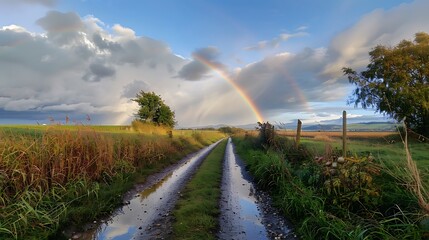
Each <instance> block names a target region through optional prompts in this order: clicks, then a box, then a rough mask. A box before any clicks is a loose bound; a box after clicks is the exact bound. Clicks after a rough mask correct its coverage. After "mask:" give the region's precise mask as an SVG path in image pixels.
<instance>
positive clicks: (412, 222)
mask: <svg viewBox="0 0 429 240" xmlns="http://www.w3.org/2000/svg"><path fill="white" fill-rule="evenodd" d="M234 142H235V143H236V146H237V147H236V150H237V153H238V154H239V155H240V156H241V158H242V159H243V160H244V161H245V162H246V165H247V167H248V169H249V171H250V172H251V173H252V174H253V175H254V177H255V179H256V181H257V182H258V185H259V186H260V187H261V188H263V189H267V190H268V191H269V192H270V194H271V195H272V197H273V200H274V203H275V205H276V207H278V208H279V209H280V210H281V211H282V212H283V214H284V215H285V216H287V217H288V218H289V219H290V220H291V222H292V223H293V224H294V225H295V231H296V233H297V235H298V236H299V237H300V238H301V239H426V238H427V237H428V231H427V230H428V228H427V220H422V219H424V215H422V212H421V210H420V209H419V206H418V201H417V199H416V197H415V196H414V195H413V194H412V193H410V192H409V191H407V190H406V189H405V187H404V185H403V182H398V181H397V179H395V178H394V177H392V175H390V174H388V173H387V172H386V170H385V169H384V168H380V167H379V166H378V164H377V163H376V162H372V161H370V160H369V157H368V158H365V157H359V158H355V160H359V161H357V162H353V161H351V160H346V162H345V163H342V164H340V163H339V164H338V166H337V168H336V169H333V168H332V167H328V166H330V164H332V163H330V164H328V163H327V162H325V161H323V162H321V163H318V162H316V161H315V160H314V159H313V158H312V157H311V154H310V155H309V156H308V157H306V158H305V159H300V160H299V161H297V160H293V159H294V158H292V157H293V156H294V154H302V153H304V152H306V151H305V149H301V148H299V149H296V150H295V152H293V151H290V150H291V149H292V148H288V147H287V144H288V143H287V142H282V144H281V146H286V149H285V150H287V151H285V150H284V151H276V150H274V149H266V148H265V149H264V148H260V147H258V146H257V145H255V141H254V139H252V137H249V136H248V137H247V138H241V137H235V138H234ZM292 144H293V142H292ZM292 150H293V149H292ZM352 160H353V159H352ZM333 170H334V171H333ZM425 237H426V238H425Z"/></svg>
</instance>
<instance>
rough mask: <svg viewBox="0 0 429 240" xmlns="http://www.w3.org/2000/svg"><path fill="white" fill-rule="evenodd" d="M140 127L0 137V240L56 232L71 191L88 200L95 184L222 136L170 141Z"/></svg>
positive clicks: (159, 131) (0, 134) (212, 134)
mask: <svg viewBox="0 0 429 240" xmlns="http://www.w3.org/2000/svg"><path fill="white" fill-rule="evenodd" d="M139 127H140V128H138V132H135V133H134V134H118V133H106V132H100V131H96V130H94V129H93V128H90V127H85V126H79V127H74V128H70V129H69V128H64V127H49V128H47V129H45V130H37V131H36V132H32V130H24V131H22V132H20V131H15V132H10V131H8V132H4V131H0V238H2V239H3V237H4V236H12V237H14V238H21V237H23V236H25V234H26V233H27V232H28V231H33V232H41V231H42V230H46V229H51V230H55V228H56V225H58V222H59V219H60V216H61V215H62V214H63V213H65V212H66V211H67V210H66V209H67V207H68V205H69V203H70V202H67V201H70V199H69V198H68V200H65V195H70V189H76V194H72V195H73V196H75V197H76V198H79V197H80V196H81V195H82V194H83V195H85V194H87V195H88V194H90V192H91V191H93V190H92V189H93V186H96V185H94V183H107V182H110V181H111V180H112V179H113V177H114V176H116V175H118V174H120V173H127V174H128V173H132V172H133V171H135V170H136V169H137V168H138V169H144V168H145V167H146V166H150V165H152V164H155V163H156V162H162V161H166V162H169V161H171V160H169V159H174V158H175V157H174V156H179V155H180V156H182V155H183V154H184V153H185V152H189V150H190V149H194V150H196V149H197V148H200V147H202V146H203V145H205V144H209V143H211V142H214V141H215V140H218V139H220V138H222V137H223V136H224V135H223V134H221V133H219V132H217V133H215V132H210V133H207V134H206V133H205V132H198V134H195V133H191V134H186V135H185V134H183V135H181V136H175V137H172V136H171V135H169V134H168V132H167V131H166V129H164V128H161V127H153V126H152V128H153V129H152V130H151V128H150V127H149V126H139ZM127 131H129V130H127ZM139 132H140V133H139ZM141 132H144V133H141ZM173 135H174V133H173ZM190 146H191V147H190ZM79 189H80V190H79ZM72 191H74V190H72ZM64 201H66V202H64ZM72 201H73V200H72ZM4 234H6V235H4Z"/></svg>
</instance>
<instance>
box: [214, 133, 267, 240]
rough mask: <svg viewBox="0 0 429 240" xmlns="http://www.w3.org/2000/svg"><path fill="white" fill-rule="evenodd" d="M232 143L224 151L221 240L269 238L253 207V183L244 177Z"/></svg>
mask: <svg viewBox="0 0 429 240" xmlns="http://www.w3.org/2000/svg"><path fill="white" fill-rule="evenodd" d="M238 161H240V160H239V159H237V158H236V156H235V154H234V150H233V146H232V143H231V139H229V140H228V145H227V147H226V152H225V163H224V176H223V182H224V184H223V187H222V201H223V202H222V204H221V205H222V208H223V209H222V210H223V211H222V213H221V216H220V217H221V232H220V233H219V238H221V239H258V240H259V239H261V240H262V239H268V238H267V232H266V230H265V227H264V225H263V224H262V216H261V214H260V211H259V209H258V207H257V204H256V198H255V196H254V188H253V184H252V183H251V182H250V181H249V180H247V179H248V176H244V175H243V171H242V168H241V167H240V166H239V162H238Z"/></svg>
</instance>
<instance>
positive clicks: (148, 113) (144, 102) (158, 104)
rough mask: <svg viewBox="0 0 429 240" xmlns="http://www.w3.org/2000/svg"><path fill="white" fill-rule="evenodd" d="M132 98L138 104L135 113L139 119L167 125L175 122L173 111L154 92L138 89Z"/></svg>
mask: <svg viewBox="0 0 429 240" xmlns="http://www.w3.org/2000/svg"><path fill="white" fill-rule="evenodd" d="M132 100H133V101H134V102H137V103H138V105H139V106H140V108H139V110H138V112H137V113H136V114H135V115H136V117H137V118H138V119H139V120H141V121H143V122H149V123H155V124H157V125H164V126H168V127H174V125H175V124H176V120H175V113H174V112H173V111H172V110H171V109H170V107H169V106H167V105H166V104H165V103H164V100H162V98H161V96H159V95H157V94H155V93H154V92H144V91H140V92H139V93H138V94H137V95H136V98H134V99H132Z"/></svg>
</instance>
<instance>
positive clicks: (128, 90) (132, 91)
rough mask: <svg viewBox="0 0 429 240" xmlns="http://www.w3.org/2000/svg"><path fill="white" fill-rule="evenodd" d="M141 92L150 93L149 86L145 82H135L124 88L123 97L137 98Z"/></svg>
mask: <svg viewBox="0 0 429 240" xmlns="http://www.w3.org/2000/svg"><path fill="white" fill-rule="evenodd" d="M140 91H145V92H147V91H150V89H149V84H147V83H146V82H144V81H139V80H134V81H133V82H131V83H129V84H127V85H126V86H124V89H123V90H122V97H125V98H128V99H131V98H135V97H136V95H137V93H139V92H140Z"/></svg>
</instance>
